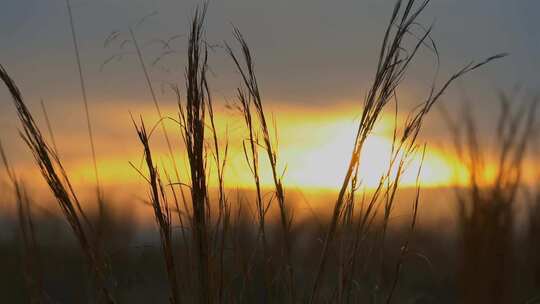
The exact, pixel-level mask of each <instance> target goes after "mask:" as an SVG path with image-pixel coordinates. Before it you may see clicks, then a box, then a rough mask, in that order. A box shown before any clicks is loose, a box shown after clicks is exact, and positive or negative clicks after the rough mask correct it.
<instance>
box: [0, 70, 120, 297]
mask: <svg viewBox="0 0 540 304" xmlns="http://www.w3.org/2000/svg"><path fill="white" fill-rule="evenodd" d="M0 79H2V81H3V82H4V84H5V85H6V87H7V88H8V90H9V92H10V94H11V96H12V98H13V103H14V105H15V108H16V109H17V114H18V117H19V120H20V121H21V124H22V127H23V129H22V131H21V133H20V134H21V137H22V139H23V140H24V142H25V143H26V145H27V146H28V148H29V149H30V151H31V152H32V154H33V156H34V159H35V161H36V163H37V165H38V167H39V169H40V171H41V175H42V176H43V178H44V179H45V181H46V182H47V185H48V186H49V188H50V190H51V191H52V193H53V194H54V196H55V198H56V200H57V202H58V205H59V207H60V208H61V210H62V212H63V214H64V217H65V219H66V220H67V222H68V223H69V225H70V226H71V229H72V232H73V234H74V235H75V237H76V238H77V240H78V242H79V245H80V247H81V249H82V252H83V254H84V255H85V258H86V262H87V264H88V266H89V268H90V271H91V272H92V273H93V275H94V278H95V281H96V287H97V289H98V291H99V301H104V302H107V303H115V301H114V298H113V295H112V293H111V291H110V290H109V288H108V286H107V282H106V279H107V275H106V267H105V265H104V262H103V259H102V254H101V252H99V249H98V248H97V247H96V246H95V243H94V242H92V240H93V239H94V236H95V232H96V230H95V227H94V226H93V225H92V223H91V222H90V220H89V218H88V216H87V215H86V213H85V212H84V210H83V208H82V206H81V203H80V201H79V199H78V197H77V195H76V194H75V191H74V189H73V187H72V184H71V182H70V179H69V177H68V175H67V173H66V171H65V169H64V167H63V165H62V163H61V161H60V159H59V157H58V155H57V154H56V153H54V151H53V149H51V147H50V146H49V145H48V143H47V142H46V141H45V139H44V137H43V135H42V134H41V131H40V129H39V127H38V126H37V124H36V123H35V121H34V118H33V117H32V114H31V113H30V111H29V110H28V108H27V106H26V104H25V103H24V101H23V98H22V95H21V92H20V91H19V89H18V88H17V86H16V84H15V82H14V81H13V80H12V79H11V77H10V76H9V75H8V73H7V72H6V70H5V69H4V67H3V66H0Z"/></svg>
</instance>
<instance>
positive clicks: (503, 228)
mask: <svg viewBox="0 0 540 304" xmlns="http://www.w3.org/2000/svg"><path fill="white" fill-rule="evenodd" d="M537 104H538V102H537V100H533V101H531V102H522V103H521V104H519V103H517V102H516V101H515V100H512V99H511V98H510V97H508V96H507V95H505V94H501V96H500V115H499V118H498V120H497V121H496V126H493V127H492V129H490V130H489V131H490V132H489V133H488V134H489V135H491V136H493V137H494V138H495V143H494V144H493V146H494V148H493V151H489V150H488V147H490V145H489V143H487V140H486V137H488V136H489V135H486V134H485V133H486V132H480V131H478V129H477V126H476V124H475V121H474V118H473V116H472V114H471V112H472V106H471V105H470V104H466V105H465V106H464V108H463V111H462V115H461V118H462V120H464V123H463V124H461V122H460V123H459V124H458V123H456V122H454V121H452V120H451V119H450V118H449V116H448V115H445V116H446V118H447V121H448V124H449V127H450V130H452V133H453V136H454V146H455V148H456V154H457V155H458V156H459V157H460V159H461V160H462V162H463V163H464V164H465V165H466V167H467V170H468V172H469V180H468V184H467V185H466V187H464V188H459V189H456V194H457V201H458V219H459V229H460V234H461V242H462V245H461V246H460V247H461V248H462V250H463V251H462V263H463V264H462V265H461V268H460V269H461V276H462V277H461V285H462V286H461V288H462V302H463V303H478V302H479V301H487V302H489V303H509V302H511V301H512V283H511V282H512V276H513V274H512V269H514V263H515V258H514V257H513V254H514V253H513V252H514V250H513V246H514V243H515V241H514V227H515V221H514V213H515V210H514V208H515V205H516V201H517V200H518V195H519V192H520V190H523V183H522V182H523V180H522V178H523V170H524V168H523V159H524V157H525V153H526V151H527V147H528V145H529V144H530V143H531V141H532V138H531V136H532V134H533V133H532V131H533V126H534V121H535V116H536V108H537ZM488 155H492V156H495V157H496V159H495V164H496V168H495V174H494V178H493V180H486V178H485V176H484V174H485V173H486V170H487V168H486V164H487V162H488V159H487V156H488ZM531 216H534V212H531ZM535 224H536V223H534V222H533V223H532V225H531V229H534V225H535Z"/></svg>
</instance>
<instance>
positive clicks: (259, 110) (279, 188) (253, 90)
mask: <svg viewBox="0 0 540 304" xmlns="http://www.w3.org/2000/svg"><path fill="white" fill-rule="evenodd" d="M234 36H235V38H236V40H237V42H238V43H239V44H240V47H241V50H242V55H243V57H242V58H243V59H244V63H243V64H242V63H241V62H240V61H239V58H238V57H237V55H236V54H235V52H234V51H233V49H232V48H231V47H230V46H229V45H228V44H226V49H227V51H228V53H229V55H230V56H231V58H232V59H233V61H234V63H235V64H236V67H237V69H238V71H239V73H240V74H241V75H242V79H243V83H244V85H245V87H246V88H247V89H248V93H249V97H248V98H250V99H251V102H247V101H245V99H246V97H245V96H240V100H241V103H242V104H244V103H245V105H243V106H242V112H243V113H244V116H247V117H251V112H250V111H251V110H250V108H251V106H253V108H254V110H255V113H256V114H257V117H258V119H259V126H260V132H261V133H262V139H263V142H262V145H263V148H264V150H265V151H266V156H267V158H268V162H269V163H270V169H271V171H272V178H273V182H274V187H275V188H274V189H275V196H276V200H277V203H278V207H279V218H280V222H281V229H282V234H283V244H284V253H285V263H286V265H285V271H286V273H287V285H288V292H289V298H290V301H291V302H295V300H296V296H295V277H294V267H293V261H292V244H291V242H292V240H291V226H292V219H293V218H292V216H291V215H290V214H289V213H290V207H289V206H287V204H286V201H285V192H284V190H283V183H282V177H283V174H282V173H280V172H278V153H277V147H276V146H275V145H274V143H273V142H274V141H276V140H277V138H274V141H273V140H272V137H271V135H270V134H271V132H270V128H269V125H268V124H269V123H268V119H267V118H266V113H265V110H264V104H263V100H262V97H261V93H260V91H259V84H258V82H257V76H256V75H255V65H254V62H253V58H252V56H251V52H250V50H249V47H248V45H247V43H246V41H245V39H244V37H243V36H242V34H241V33H240V31H239V30H238V29H235V30H234ZM242 99H244V101H242ZM249 119H250V120H251V118H249ZM252 125H253V124H252V121H251V122H249V123H248V128H250V126H252ZM250 133H251V134H250V141H251V142H253V140H254V138H253V134H252V133H253V131H252V130H250ZM276 137H277V136H276ZM251 151H252V157H253V155H254V154H255V153H256V151H254V150H253V149H252V150H251ZM254 178H255V183H258V181H257V179H258V177H256V176H255V174H254ZM258 194H259V193H258ZM257 200H258V203H257V204H258V209H259V221H260V225H261V229H263V228H262V227H263V224H264V213H265V211H264V210H265V209H266V208H265V207H264V206H263V205H262V202H260V201H259V198H257ZM261 232H262V230H261ZM263 242H264V241H263ZM263 245H264V243H263Z"/></svg>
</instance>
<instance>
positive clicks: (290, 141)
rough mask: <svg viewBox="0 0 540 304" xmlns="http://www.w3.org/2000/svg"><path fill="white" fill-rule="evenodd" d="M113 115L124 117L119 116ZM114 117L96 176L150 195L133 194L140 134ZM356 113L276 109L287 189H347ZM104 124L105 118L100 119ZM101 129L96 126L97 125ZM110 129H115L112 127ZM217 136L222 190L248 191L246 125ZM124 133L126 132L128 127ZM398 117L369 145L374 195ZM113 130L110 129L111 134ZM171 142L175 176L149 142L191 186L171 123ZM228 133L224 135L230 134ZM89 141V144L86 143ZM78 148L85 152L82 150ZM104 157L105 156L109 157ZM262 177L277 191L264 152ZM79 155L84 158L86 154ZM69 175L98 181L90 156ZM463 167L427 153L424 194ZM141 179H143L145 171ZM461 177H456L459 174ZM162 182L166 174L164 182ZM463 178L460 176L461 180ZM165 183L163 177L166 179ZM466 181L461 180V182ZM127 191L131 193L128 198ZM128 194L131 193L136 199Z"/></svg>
mask: <svg viewBox="0 0 540 304" xmlns="http://www.w3.org/2000/svg"><path fill="white" fill-rule="evenodd" d="M169 110H170V111H168V113H167V114H165V115H169V116H171V117H174V115H176V114H175V109H173V108H171V109H169ZM116 111H119V110H118V109H117V110H116ZM108 112H109V113H113V114H109V115H114V116H115V119H116V120H115V121H116V122H115V124H114V126H113V129H114V132H115V134H116V135H115V137H113V138H111V137H103V136H102V137H98V141H97V146H98V149H99V151H102V152H101V153H99V154H98V156H99V160H98V169H99V173H100V180H101V182H102V183H103V184H104V185H113V186H118V185H125V186H126V185H127V186H131V187H130V188H129V189H131V190H137V189H145V188H144V187H133V185H137V184H140V183H142V182H144V180H143V179H142V177H141V176H140V175H139V173H138V172H137V171H136V170H134V169H133V168H132V166H130V164H129V162H131V163H132V164H133V165H135V166H138V165H141V164H142V163H141V159H142V155H141V149H140V144H139V143H138V142H137V139H136V135H135V131H134V130H133V129H132V127H131V126H132V125H131V124H130V123H131V118H130V117H129V116H128V115H124V116H125V124H123V123H122V122H123V121H122V119H118V117H123V116H122V114H118V113H115V111H111V109H108ZM132 112H134V113H141V114H142V116H143V117H144V118H145V121H146V122H147V125H148V126H152V125H154V124H155V121H157V120H158V119H157V117H155V113H154V111H153V110H152V109H151V108H149V109H147V108H144V109H138V111H137V110H132ZM357 112H358V109H356V111H353V110H352V109H351V107H350V106H349V107H335V108H331V109H330V108H328V109H326V110H324V109H323V110H317V111H315V110H313V109H311V110H308V109H306V108H292V107H287V108H284V109H271V113H273V117H275V119H276V125H277V128H278V129H277V130H278V132H277V135H278V142H277V145H278V147H279V151H278V153H279V155H278V163H279V168H278V170H279V171H280V172H283V183H284V185H285V186H286V187H296V188H301V189H324V190H337V189H339V187H340V186H341V184H342V182H343V178H344V176H345V174H346V171H347V167H348V164H349V161H350V158H351V152H352V149H353V144H354V137H355V133H356V130H357V127H358V119H357V117H355V116H354V115H353V114H351V113H357ZM99 117H100V118H102V119H103V120H104V123H105V124H107V123H108V122H109V121H110V119H108V118H107V117H108V115H103V116H99ZM96 124H99V122H96ZM108 124H110V123H108ZM216 124H217V128H218V130H219V131H220V134H218V136H219V137H220V140H221V141H222V144H223V143H224V141H225V138H228V144H229V154H228V161H227V162H228V166H227V167H226V172H225V184H226V187H229V188H251V187H253V185H254V183H253V177H252V175H251V172H250V169H249V167H248V165H247V164H246V159H245V156H244V154H243V148H242V141H244V140H246V136H247V131H246V130H245V128H244V125H243V121H242V119H241V117H240V115H238V114H237V113H234V112H231V111H220V112H219V114H218V115H217V121H216ZM124 125H125V126H124ZM393 127H394V119H393V117H385V116H383V117H382V118H381V120H380V121H379V122H378V123H377V124H376V126H375V128H374V130H373V133H372V134H371V135H370V136H369V138H368V139H367V140H366V142H365V144H364V147H363V150H362V156H361V163H360V168H359V179H360V181H361V185H362V186H363V187H365V188H368V189H369V188H373V187H376V186H377V185H378V183H379V181H380V178H381V175H382V174H384V173H385V172H386V171H387V170H388V164H389V160H390V153H391V147H392V132H393ZM109 129H110V128H109ZM167 130H168V133H169V137H170V138H171V139H172V146H173V150H174V153H175V161H176V169H175V167H173V163H172V162H171V160H170V157H169V154H168V150H167V148H166V145H165V144H164V142H163V136H162V134H160V132H159V130H158V131H156V132H155V134H154V135H153V137H152V139H151V145H152V148H153V151H152V152H153V157H154V159H155V162H156V164H157V165H158V167H160V170H161V172H162V173H165V172H166V173H167V174H168V176H170V177H171V179H172V180H173V181H175V180H176V171H178V174H179V176H180V179H182V180H183V181H187V179H188V174H187V172H189V170H188V164H187V162H186V155H185V152H184V148H183V144H182V142H181V137H180V135H179V128H178V125H177V124H175V123H173V122H167ZM225 130H227V131H225ZM82 140H84V138H83V139H82ZM84 145H85V143H81V145H80V146H84ZM105 151H108V153H106V152H105ZM259 153H260V156H259V163H260V176H261V182H262V185H263V186H264V187H272V185H273V179H272V176H271V169H270V167H269V164H268V161H267V157H266V155H265V151H264V150H263V149H262V148H261V149H260V150H259ZM415 153H416V154H415V155H413V156H412V160H411V161H410V163H409V165H408V166H407V169H406V171H405V172H404V174H403V175H402V178H401V184H400V185H401V186H403V187H412V186H415V184H416V178H417V173H418V169H419V167H420V164H421V158H422V155H421V151H420V152H415ZM81 154H82V152H81ZM66 163H67V164H66V167H67V169H68V171H69V175H70V177H71V178H72V181H73V182H74V183H75V184H77V185H80V186H85V185H86V186H89V185H93V183H94V181H95V177H94V172H93V167H92V166H91V162H89V158H88V155H85V156H84V157H83V156H82V155H79V156H76V157H73V158H71V159H70V161H66ZM208 164H209V172H210V178H209V184H210V186H215V179H216V178H215V170H214V169H215V167H214V164H213V161H212V160H211V159H210V160H209V162H208ZM457 164H458V162H457V160H456V159H454V158H453V157H451V156H449V155H446V154H444V153H442V152H441V151H440V150H437V149H434V148H432V147H429V146H428V148H427V150H426V154H425V159H424V162H423V164H422V170H421V174H420V183H421V185H422V186H423V187H438V186H449V185H451V184H454V183H455V182H456V172H458V171H463V170H457V171H456V168H457V167H458V166H457ZM140 170H141V172H143V173H144V172H146V170H145V168H144V164H142V165H141V167H140ZM458 173H459V172H458ZM163 175H164V174H163ZM461 175H463V174H461ZM162 178H163V180H166V177H164V176H163V177H162ZM458 180H463V176H462V177H461V178H458ZM127 189H128V188H126V190H127ZM131 190H129V191H131Z"/></svg>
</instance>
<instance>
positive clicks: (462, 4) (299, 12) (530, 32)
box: [0, 0, 540, 188]
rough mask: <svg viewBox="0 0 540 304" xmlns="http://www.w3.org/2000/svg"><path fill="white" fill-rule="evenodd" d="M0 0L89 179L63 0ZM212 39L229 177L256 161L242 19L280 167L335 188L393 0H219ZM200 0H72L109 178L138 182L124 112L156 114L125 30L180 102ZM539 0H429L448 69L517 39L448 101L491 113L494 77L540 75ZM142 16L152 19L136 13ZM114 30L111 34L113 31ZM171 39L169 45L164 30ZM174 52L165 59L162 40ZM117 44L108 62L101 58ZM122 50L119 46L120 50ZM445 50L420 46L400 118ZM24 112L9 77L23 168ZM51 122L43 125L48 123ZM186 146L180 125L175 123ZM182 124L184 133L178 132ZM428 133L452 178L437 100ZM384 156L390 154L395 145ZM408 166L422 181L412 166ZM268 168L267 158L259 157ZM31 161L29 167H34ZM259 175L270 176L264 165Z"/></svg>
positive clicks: (21, 59) (21, 69) (6, 111)
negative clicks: (242, 69)
mask: <svg viewBox="0 0 540 304" xmlns="http://www.w3.org/2000/svg"><path fill="white" fill-rule="evenodd" d="M6 1H7V3H4V5H3V6H4V9H2V10H1V11H0V50H1V52H0V63H1V64H2V65H4V66H5V67H6V69H7V70H8V72H9V73H10V74H11V75H12V76H13V77H14V78H15V80H16V81H17V82H18V84H19V86H20V88H21V90H22V92H23V95H24V96H25V98H26V101H27V102H28V104H29V105H31V107H32V110H33V111H34V114H35V116H36V117H37V118H38V121H40V122H43V120H42V114H41V109H40V105H39V101H40V100H41V99H43V100H44V102H45V104H46V106H47V109H48V113H49V116H50V118H51V122H52V126H53V129H54V132H55V135H56V137H57V138H56V139H57V141H58V143H59V150H60V151H61V154H62V157H63V159H64V160H65V161H66V164H67V168H68V170H69V171H70V174H72V176H73V178H74V180H75V181H76V182H77V183H78V184H81V185H85V184H88V183H90V182H91V181H92V180H93V172H92V167H91V166H90V164H91V162H90V151H89V145H88V139H87V133H86V129H85V128H86V125H85V122H84V112H83V107H82V100H81V97H80V88H79V84H78V78H77V69H76V64H75V61H74V60H75V59H74V55H73V48H72V44H71V40H70V39H71V36H70V32H69V23H68V16H67V11H66V7H65V2H64V1H63V0H6ZM209 3H210V5H209V10H208V15H207V33H206V34H207V40H208V41H209V43H210V44H211V45H214V46H215V47H214V48H213V49H212V50H211V52H210V65H211V69H212V71H211V74H210V79H209V82H210V86H211V89H212V91H213V94H214V97H215V102H216V103H217V107H218V124H219V125H220V126H223V127H227V129H228V130H229V133H228V135H229V140H230V142H231V143H232V144H231V162H230V163H231V169H230V170H229V173H228V174H230V180H231V184H230V185H229V186H242V187H243V186H247V185H248V184H249V183H250V175H249V172H248V171H247V167H245V164H244V158H243V156H242V155H241V152H240V151H241V144H240V143H241V140H242V138H244V137H245V133H244V130H242V120H241V116H240V115H239V114H238V113H235V112H234V111H233V110H230V109H228V108H226V107H225V105H226V104H227V103H231V102H234V100H235V99H234V98H235V88H236V86H238V84H239V83H240V77H239V75H238V74H237V73H236V72H235V69H234V66H233V64H232V62H231V60H230V59H229V58H228V57H227V55H226V54H225V52H224V50H223V48H221V47H220V45H222V44H223V42H224V41H228V42H231V41H232V34H231V33H232V28H233V25H234V26H237V27H238V28H239V29H240V30H241V31H242V33H243V34H244V36H245V37H246V39H247V41H248V43H249V45H250V47H251V48H252V52H253V54H254V56H255V61H256V68H257V74H258V77H259V81H260V86H261V90H262V94H263V98H264V100H265V102H266V104H267V105H268V109H269V110H270V111H271V112H272V113H273V115H274V117H275V118H276V121H277V125H278V130H279V138H280V141H279V144H280V157H281V158H280V160H281V169H283V170H285V168H286V174H285V183H286V184H288V185H290V186H295V187H313V188H334V187H336V186H338V185H339V183H340V181H341V179H342V176H343V174H344V173H345V168H346V166H347V160H348V157H349V156H350V151H351V149H352V144H353V138H354V132H355V128H356V126H357V122H358V116H359V115H360V113H361V105H362V100H363V96H364V95H365V93H366V90H367V89H368V87H369V85H370V81H371V79H372V75H373V73H374V69H375V64H376V58H377V52H378V51H379V45H380V41H381V37H382V34H383V31H384V29H385V26H386V23H387V20H388V18H389V12H391V7H392V6H393V5H394V1H393V0H384V1H381V0H365V1H360V0H356V1H351V0H347V1H323V0H317V1H314V0H301V1H285V0H279V1H251V0H234V1H210V2H209ZM197 4H198V2H197V1H179V0H92V1H89V0H88V1H86V0H76V1H73V10H74V18H75V26H76V29H77V32H78V36H79V41H80V47H81V57H82V62H83V69H84V72H85V78H86V80H87V86H88V92H89V93H88V96H89V102H90V111H91V115H92V120H93V125H94V128H95V134H96V146H97V154H98V162H99V168H100V175H101V176H102V179H103V181H104V183H107V184H111V185H126V184H133V183H136V182H140V178H139V177H138V176H137V174H136V172H134V170H133V169H131V168H130V167H129V164H128V161H133V162H135V163H136V162H137V161H138V160H140V157H141V151H140V147H139V145H138V142H137V137H136V133H135V130H134V129H133V125H132V123H131V119H130V116H129V113H130V112H131V113H132V114H134V115H136V116H138V115H139V114H140V115H142V116H143V117H144V118H145V121H147V123H148V124H149V125H151V124H152V122H155V121H156V120H157V118H158V117H157V115H156V113H155V110H154V108H153V106H152V101H151V97H150V95H149V93H148V90H147V87H146V86H145V82H144V78H143V75H142V73H141V70H140V66H139V65H138V62H137V58H136V57H135V55H134V54H133V52H134V50H133V46H132V45H131V44H129V43H128V44H124V45H122V41H124V40H125V39H128V38H129V37H128V29H129V27H132V28H133V29H134V31H135V34H136V36H137V39H138V40H139V43H140V44H141V45H143V53H144V57H145V61H146V62H147V64H148V66H149V67H150V73H151V77H152V80H153V85H154V87H155V89H156V91H157V93H158V94H157V95H158V96H157V97H158V99H159V102H160V104H161V105H162V107H163V108H164V109H165V112H166V113H167V114H169V115H175V114H174V113H175V111H176V108H175V98H174V96H173V94H172V92H170V91H169V90H167V86H166V84H167V83H170V82H174V83H179V84H180V87H181V88H182V86H183V81H184V78H183V71H184V70H183V68H184V64H185V54H186V52H185V48H186V38H187V37H186V31H187V29H188V24H189V20H190V18H191V16H192V14H193V11H194V8H195V7H196V5H197ZM539 11H540V2H538V1H536V0H516V1H508V0H475V1H470V0H438V1H437V0H434V1H433V3H431V5H430V8H429V9H428V10H427V11H426V13H425V15H424V16H423V17H422V21H423V22H425V23H426V24H430V23H434V24H435V27H434V30H433V35H432V38H433V39H434V40H435V41H436V43H437V46H438V50H439V52H440V58H441V68H440V73H439V78H438V79H439V83H440V82H441V81H443V80H444V79H445V78H446V77H448V75H449V74H451V73H452V72H454V71H456V70H457V69H459V68H460V67H461V66H463V65H464V64H467V63H468V62H469V61H471V60H481V59H483V58H485V57H488V56H490V55H493V54H496V53H501V52H508V53H510V56H509V57H508V58H505V59H504V60H503V61H500V62H496V63H494V64H492V65H490V66H488V67H486V68H483V69H482V70H480V71H475V72H474V73H473V74H471V75H468V76H467V77H465V78H463V79H462V80H461V81H460V82H458V83H457V85H456V86H454V87H453V89H451V90H450V91H449V92H448V94H446V95H445V97H444V98H443V100H442V102H444V103H445V105H446V107H447V108H449V109H451V110H452V109H456V108H457V106H458V105H459V103H460V102H461V101H462V100H463V99H464V96H466V97H467V98H468V99H470V100H473V101H474V102H475V106H474V107H475V108H476V109H477V110H478V111H477V112H478V113H480V114H481V115H480V116H479V117H480V118H479V119H480V121H481V122H482V123H488V122H489V121H490V117H492V115H493V113H495V112H494V111H495V110H496V109H497V107H496V106H493V105H494V102H495V101H496V96H497V92H498V90H512V89H513V88H514V87H515V86H516V85H520V86H522V87H523V88H524V91H525V92H528V89H531V88H535V87H538V86H539V85H540V78H538V75H537V73H538V70H540V61H539V56H538V54H540V32H539V31H538V28H540V20H539V19H538V12H539ZM144 16H147V17H146V18H145V19H144V20H145V21H144V22H142V23H141V22H139V21H140V20H141V18H142V17H144ZM113 31H116V32H118V33H119V36H118V38H117V39H116V40H115V41H113V42H111V43H108V44H106V43H105V40H106V38H107V37H108V36H109V35H110V33H111V32H113ZM171 37H172V38H174V39H172V40H170V42H169V46H170V48H169V49H164V46H163V43H161V42H158V40H159V39H161V40H164V41H167V40H168V39H169V38H171ZM167 51H168V53H167V54H166V55H165V56H163V57H162V58H161V59H160V60H157V58H158V57H160V56H161V55H162V54H163V53H164V52H167ZM115 55H121V56H117V57H115V59H114V60H111V61H110V62H109V63H108V64H106V65H103V63H104V62H105V61H106V60H107V59H109V58H111V56H115ZM118 58H120V59H119V60H116V59H118ZM435 64H436V59H435V58H434V56H433V54H431V53H430V52H428V51H422V52H421V53H420V55H419V57H418V60H417V61H416V62H415V64H414V65H413V68H412V69H411V70H410V72H409V74H408V77H407V79H406V81H405V82H404V83H403V85H402V87H401V89H400V91H399V92H398V93H399V96H400V101H401V102H402V103H403V106H402V107H401V111H400V113H399V115H398V116H399V119H403V117H404V116H405V115H406V113H407V109H409V110H410V109H411V108H412V107H413V106H414V105H416V104H417V103H418V102H419V101H421V100H422V98H423V97H424V96H425V94H426V93H427V90H428V89H429V85H430V82H431V79H432V78H433V76H434V73H435ZM390 114H391V111H390V113H388V115H386V116H384V117H383V119H382V120H381V121H380V123H379V125H378V126H377V128H376V129H375V133H374V136H373V137H372V138H371V139H370V140H369V141H368V143H367V144H366V148H365V155H364V158H365V160H366V161H365V162H364V165H363V166H365V167H362V170H361V171H363V172H366V173H364V174H363V175H362V176H361V177H362V179H363V180H364V182H365V184H366V185H367V186H370V185H372V184H374V183H376V182H377V179H378V176H379V174H380V173H381V170H383V169H384V164H385V160H384V159H385V155H387V154H388V150H389V147H390V140H391V134H392V124H393V117H392V116H391V115H390ZM18 126H19V124H18V121H17V119H16V115H15V110H14V108H13V106H12V104H11V101H10V97H9V96H8V95H7V93H6V90H4V89H1V90H0V129H1V132H0V138H1V139H2V141H3V143H4V146H6V148H7V151H8V154H9V156H10V158H11V159H12V160H13V161H14V163H15V164H16V167H17V168H19V172H20V175H22V176H24V177H25V178H28V179H32V178H33V177H35V174H34V173H35V171H32V170H31V169H30V168H33V167H34V164H33V163H32V162H31V158H30V154H29V152H28V151H27V150H26V149H25V147H24V145H23V144H22V143H21V140H20V138H19V137H18V134H17V128H18ZM43 126H44V125H43ZM168 128H169V129H170V132H171V134H174V135H173V136H175V139H174V141H173V143H174V144H175V147H176V148H178V149H180V138H179V135H176V134H178V133H177V127H175V126H174V124H170V125H168ZM175 132H176V133H175ZM161 139H162V137H161V136H159V138H156V139H155V142H153V144H154V145H155V146H156V149H157V151H160V152H162V153H161V154H159V153H158V158H161V159H162V160H163V165H164V166H165V167H167V166H170V165H169V164H166V162H167V160H166V156H165V154H164V152H165V149H164V145H163V142H161ZM422 140H423V141H427V143H428V145H429V151H430V153H428V156H427V157H426V162H425V166H424V172H423V175H422V182H423V184H424V185H426V186H445V185H449V184H451V183H452V180H453V178H454V177H453V175H454V173H455V172H453V170H454V169H455V168H454V167H453V166H455V164H456V159H455V157H454V156H453V155H452V153H451V151H450V150H449V147H450V143H449V140H448V134H447V132H446V128H445V126H444V124H443V123H442V122H441V119H440V116H439V114H438V113H437V112H436V111H434V112H433V113H432V114H431V116H430V119H428V121H427V125H426V128H424V131H423V133H422ZM386 158H387V157H386ZM417 166H418V164H417V163H416V164H413V165H412V167H411V170H410V174H409V175H407V176H406V177H405V179H404V184H405V185H409V186H410V185H414V179H415V174H416V172H415V168H417ZM263 171H264V166H263ZM32 172H34V173H32ZM269 178H270V177H269V176H264V175H263V179H268V181H270V180H269Z"/></svg>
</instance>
